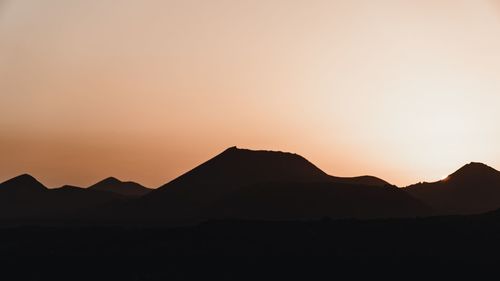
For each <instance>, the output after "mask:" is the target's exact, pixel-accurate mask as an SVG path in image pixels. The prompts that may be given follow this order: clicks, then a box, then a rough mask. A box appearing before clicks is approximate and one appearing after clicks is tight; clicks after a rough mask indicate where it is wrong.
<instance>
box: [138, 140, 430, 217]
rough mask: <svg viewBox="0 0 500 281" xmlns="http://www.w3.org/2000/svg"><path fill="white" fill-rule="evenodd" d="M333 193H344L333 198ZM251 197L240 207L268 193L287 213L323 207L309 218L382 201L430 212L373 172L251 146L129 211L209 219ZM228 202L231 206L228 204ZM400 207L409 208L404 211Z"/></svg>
mask: <svg viewBox="0 0 500 281" xmlns="http://www.w3.org/2000/svg"><path fill="white" fill-rule="evenodd" d="M360 183H371V184H372V185H373V184H375V185H373V186H370V185H365V184H360ZM380 185H385V187H383V186H380ZM349 188H352V190H350V189H349ZM277 189H279V190H281V191H280V194H283V195H284V196H283V197H279V198H276V197H273V196H274V195H271V194H272V193H275V190H277ZM336 194H337V195H339V194H349V195H345V196H340V195H339V196H337V197H336V196H335V195H336ZM250 197H252V198H254V199H255V200H254V199H249V200H250V201H252V200H253V201H252V202H254V203H253V204H255V205H254V207H252V208H246V207H245V210H247V211H248V210H257V208H258V205H259V204H261V203H262V202H263V201H262V200H264V201H269V200H271V198H273V199H272V200H271V201H270V202H269V203H266V204H268V205H275V206H282V205H283V206H284V207H283V210H286V211H284V212H288V214H289V215H291V214H292V213H294V212H295V213H297V212H302V213H303V215H306V216H307V215H308V214H309V213H308V212H309V210H312V209H318V210H319V209H321V208H323V209H322V210H324V212H316V213H315V216H314V217H318V216H319V217H322V216H332V217H373V216H377V215H374V214H379V215H380V216H381V217H383V216H386V215H388V213H387V212H382V211H380V212H378V211H376V210H375V209H376V208H379V209H382V208H385V207H387V206H394V208H393V211H394V213H393V214H392V215H391V216H400V215H401V214H402V213H404V214H407V215H410V216H412V215H421V214H423V213H424V211H422V210H424V209H425V210H426V213H429V209H428V208H427V207H426V206H424V204H422V203H421V202H418V200H416V199H414V198H412V197H411V196H408V194H406V193H405V192H404V191H400V190H398V189H397V188H394V187H389V186H388V185H387V183H386V182H385V181H383V180H380V179H377V178H375V177H358V178H339V177H332V176H330V175H328V174H326V173H325V172H323V171H321V170H320V169H319V168H317V167H316V166H314V165H313V164H311V163H310V162H309V161H307V160H306V159H305V158H303V157H302V156H299V155H297V154H292V153H284V152H274V151H252V150H246V149H238V148H236V147H232V148H229V149H227V150H225V151H224V152H222V153H221V154H219V155H217V156H216V157H214V158H212V159H210V160H208V161H207V162H205V163H203V164H201V165H200V166H198V167H196V168H194V169H193V170H191V171H189V172H187V173H186V174H184V175H182V176H180V177H179V178H177V179H175V180H173V181H171V182H170V183H168V184H166V185H164V186H162V187H161V188H159V189H158V190H155V191H153V192H151V193H150V194H148V195H146V196H144V197H143V198H141V199H139V200H137V201H136V202H134V203H133V204H132V205H131V210H132V211H129V212H128V213H129V214H130V215H132V216H134V215H137V216H140V215H143V216H147V217H161V218H168V219H186V218H208V217H207V216H211V218H219V217H220V216H226V214H222V213H224V212H221V211H219V210H224V209H225V210H229V209H232V210H233V212H234V214H238V212H240V211H241V212H244V211H243V207H242V208H241V210H238V208H239V207H238V206H239V204H233V202H238V201H245V200H247V199H248V198H250ZM245 198H247V199H245ZM304 198H310V199H307V200H305V199H304ZM314 198H315V199H314ZM326 198H329V199H330V201H329V200H326ZM341 198H342V199H341ZM288 199H290V200H288ZM303 199H304V200H303ZM313 199H314V200H313ZM287 200H288V201H287ZM294 200H295V201H294ZM398 201H400V202H410V201H411V203H408V204H406V203H405V204H403V205H404V206H401V207H400V208H396V205H397V204H399V203H395V202H398ZM293 202H296V203H293ZM314 202H321V206H316V205H314ZM230 205H231V206H232V207H229V206H230ZM247 205H249V204H247ZM285 205H286V207H285ZM340 205H345V206H347V205H349V208H340V209H339V208H338V206H340ZM241 206H243V205H241ZM299 206H301V207H299ZM368 206H369V207H368ZM405 208H408V209H412V210H411V211H407V210H403V209H405ZM348 209H349V210H356V209H357V210H358V211H357V212H358V213H360V214H363V215H362V216H356V215H354V216H352V215H349V214H348ZM362 210H366V211H362ZM245 212H246V211H245ZM261 213H262V212H261ZM311 214H312V213H311ZM229 215H230V214H229ZM270 217H272V215H270ZM270 217H269V218H270ZM290 217H291V216H290Z"/></svg>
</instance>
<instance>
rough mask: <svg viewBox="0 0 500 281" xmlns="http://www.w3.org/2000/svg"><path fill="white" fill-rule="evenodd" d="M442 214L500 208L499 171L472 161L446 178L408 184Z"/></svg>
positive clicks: (424, 200)
mask: <svg viewBox="0 0 500 281" xmlns="http://www.w3.org/2000/svg"><path fill="white" fill-rule="evenodd" d="M405 190H406V191H408V192H409V193H410V194H411V195H412V196H414V197H416V198H418V199H420V200H422V201H423V202H426V203H427V204H428V205H430V206H431V207H433V208H434V209H435V210H436V211H438V212H439V213H440V214H477V213H484V212H488V211H492V210H495V209H498V208H500V172H499V171H497V170H495V169H493V168H492V167H490V166H487V165H485V164H482V163H475V162H472V163H469V164H467V165H465V166H463V167H462V168H460V169H458V170H457V171H456V172H454V173H452V174H451V175H450V176H448V177H447V178H446V179H444V180H441V181H438V182H433V183H420V184H415V185H412V186H408V187H406V188H405Z"/></svg>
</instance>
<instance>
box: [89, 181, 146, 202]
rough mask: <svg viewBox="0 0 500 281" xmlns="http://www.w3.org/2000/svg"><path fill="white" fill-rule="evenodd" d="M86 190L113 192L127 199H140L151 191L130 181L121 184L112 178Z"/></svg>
mask: <svg viewBox="0 0 500 281" xmlns="http://www.w3.org/2000/svg"><path fill="white" fill-rule="evenodd" d="M88 189H90V190H99V191H106V192H113V193H116V194H120V195H123V196H128V197H141V196H144V195H146V194H148V193H149V192H150V191H151V189H149V188H146V187H144V186H142V185H140V184H138V183H135V182H131V181H129V182H123V181H120V180H118V179H116V178H113V177H109V178H107V179H104V180H102V181H100V182H98V183H96V184H94V185H92V186H89V187H88Z"/></svg>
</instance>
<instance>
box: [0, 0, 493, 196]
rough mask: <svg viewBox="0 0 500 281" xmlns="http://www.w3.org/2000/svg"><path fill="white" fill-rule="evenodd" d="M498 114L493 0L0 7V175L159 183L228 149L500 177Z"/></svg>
mask: <svg viewBox="0 0 500 281" xmlns="http://www.w3.org/2000/svg"><path fill="white" fill-rule="evenodd" d="M499 108H500V1H498V0H470V1H467V0H423V1H409V0H401V1H393V0H380V1H371V0H365V1H363V0H354V1H351V0H345V1H331V0H318V1H305V0H304V1H302V0H293V1H290V0H266V1H230V0H214V1H196V0H182V1H181V0H179V1H125V0H124V1H120V5H117V4H116V2H115V1H107V0H104V1H97V0H95V1H94V0H92V1H89V0H74V1H67V0H49V1H36V0H31V1H28V0H27V1H14V0H3V1H2V0H0V155H1V157H0V181H3V180H6V179H9V178H12V177H14V176H16V175H18V174H22V173H30V174H32V175H35V176H36V177H37V178H39V179H40V180H41V181H42V182H44V183H46V184H47V185H49V186H52V187H53V186H58V185H61V184H63V183H64V184H74V185H84V186H86V185H90V184H92V183H95V182H97V181H99V180H101V179H103V178H106V177H108V176H115V177H118V178H121V179H123V180H134V181H137V182H140V183H143V184H144V185H147V186H150V187H158V186H160V185H161V184H163V183H165V182H167V181H169V180H171V179H173V178H175V177H176V176H179V175H180V174H182V173H184V172H186V171H187V170H188V169H190V168H192V167H194V166H196V165H198V164H200V163H201V162H203V161H205V160H207V159H209V158H210V157H212V156H214V155H215V154H217V153H220V152H221V151H223V150H224V149H226V148H227V147H230V146H234V145H237V146H238V147H244V148H251V149H268V150H282V151H290V152H294V153H298V154H300V155H302V156H304V157H306V158H307V159H308V160H310V161H311V162H313V163H314V164H316V165H317V166H318V167H319V168H321V169H322V170H324V171H325V172H327V173H329V174H332V175H336V176H357V175H364V174H373V175H376V176H378V177H381V178H383V179H385V180H386V181H388V182H391V183H393V184H396V185H399V186H405V185H409V184H413V183H416V182H420V181H436V180H439V175H442V174H443V175H444V174H447V173H450V172H453V171H454V170H456V169H457V168H459V167H461V166H462V165H464V164H466V163H469V162H472V161H477V162H483V163H487V164H488V165H490V166H492V167H495V168H497V169H499V168H500V149H499V144H500V126H499V124H498V122H499V120H500V110H499ZM446 178H447V176H444V177H441V180H446Z"/></svg>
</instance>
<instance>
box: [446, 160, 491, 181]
mask: <svg viewBox="0 0 500 281" xmlns="http://www.w3.org/2000/svg"><path fill="white" fill-rule="evenodd" d="M499 175H500V172H499V171H497V170H495V169H494V168H492V167H490V166H488V165H486V164H483V163H480V162H470V163H469V164H467V165H465V166H463V167H462V168H460V169H458V170H457V171H456V172H454V173H453V174H451V175H450V178H451V179H465V180H467V179H478V178H484V177H492V176H499Z"/></svg>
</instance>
